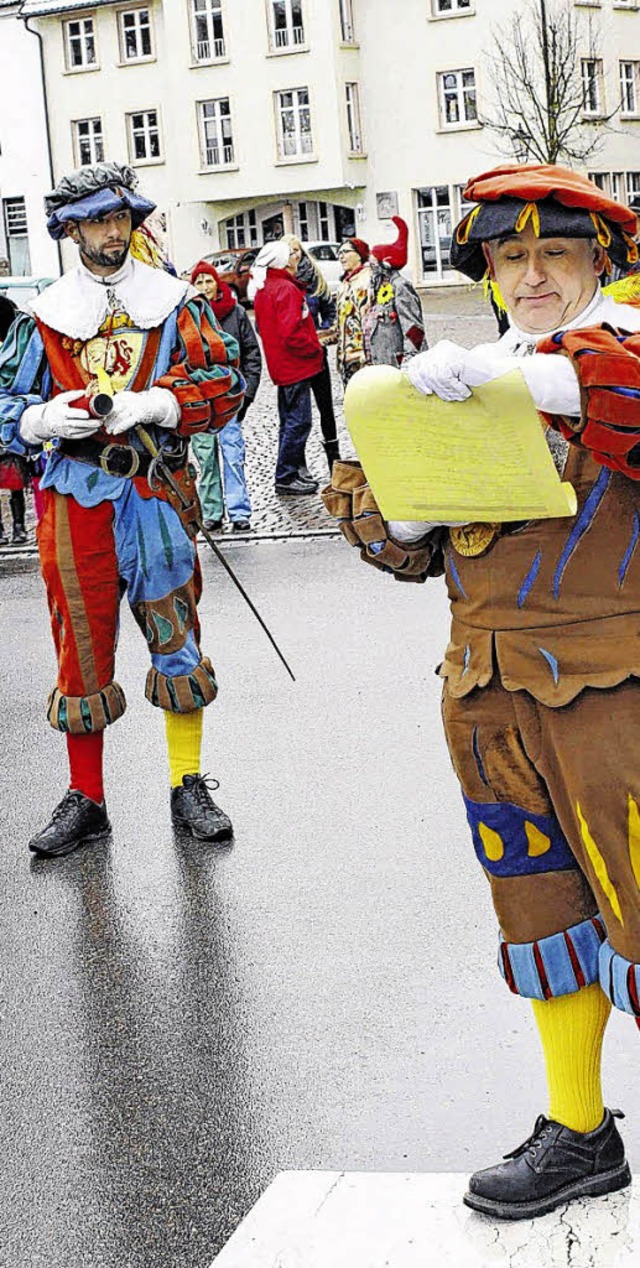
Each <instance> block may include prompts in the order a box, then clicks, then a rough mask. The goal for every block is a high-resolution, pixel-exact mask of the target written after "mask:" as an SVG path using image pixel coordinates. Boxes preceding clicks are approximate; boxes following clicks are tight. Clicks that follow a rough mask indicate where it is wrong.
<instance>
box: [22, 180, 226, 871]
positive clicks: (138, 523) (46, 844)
mask: <svg viewBox="0 0 640 1268" xmlns="http://www.w3.org/2000/svg"><path fill="white" fill-rule="evenodd" d="M136 183H137V182H136V177H135V175H134V173H133V171H132V170H131V169H130V168H128V167H126V166H121V165H120V164H118V163H100V164H98V165H96V166H94V167H84V168H82V169H80V170H79V171H77V172H74V173H72V174H71V175H70V176H66V177H64V179H63V180H61V181H60V183H59V185H58V186H57V187H56V189H54V190H53V192H52V193H51V194H49V195H48V196H47V197H46V199H45V208H46V213H47V217H48V219H47V227H48V230H49V233H50V234H51V236H52V237H53V238H54V239H61V238H63V237H65V236H68V237H69V238H70V239H71V240H72V241H73V242H74V243H75V244H76V245H77V247H78V248H79V253H80V259H79V262H78V264H77V266H76V267H75V268H73V269H72V270H71V271H70V272H68V273H66V274H65V275H64V276H63V277H62V278H60V280H59V281H57V282H56V283H54V285H52V286H51V287H49V289H48V290H46V291H44V292H43V293H42V294H41V295H40V296H38V297H37V299H35V300H34V301H33V303H32V304H31V311H30V313H28V314H27V313H20V314H19V315H18V317H17V319H16V321H15V322H14V324H13V326H12V327H11V330H10V331H9V334H8V336H7V339H6V341H5V343H4V346H3V349H2V353H1V354H0V441H1V443H2V446H3V451H4V452H7V453H10V454H11V453H13V454H17V455H20V456H23V457H34V456H36V455H38V454H40V453H41V452H42V450H43V446H47V459H46V466H45V471H44V474H43V476H42V480H41V485H40V488H41V492H42V496H43V499H44V511H43V515H42V518H41V520H40V523H39V525H38V530H37V536H38V548H39V553H40V562H41V568H42V576H43V579H44V583H45V587H46V592H47V599H48V604H49V612H50V617H51V628H52V632H53V639H54V643H55V649H56V654H57V660H58V678H57V683H56V685H55V687H54V688H53V690H52V692H51V695H50V697H49V702H48V709H47V715H48V718H49V722H50V723H51V725H52V726H53V727H55V728H56V730H58V731H61V732H63V734H64V735H65V737H66V742H67V750H68V757H69V767H70V774H69V787H68V790H67V792H66V793H65V795H64V797H63V798H62V801H61V802H60V804H59V805H58V806H57V807H56V808H55V810H54V812H53V816H52V818H51V820H50V822H49V823H48V824H47V825H46V827H45V828H44V829H43V830H42V831H41V832H38V834H37V835H36V836H34V837H33V839H32V840H31V842H30V843H29V848H30V849H31V850H32V851H34V852H35V853H36V854H37V855H40V856H42V857H45V858H53V857H56V856H60V855H65V854H68V853H69V852H70V851H72V850H75V849H76V848H77V847H78V846H81V845H83V844H85V843H87V842H92V841H96V840H99V839H100V838H101V837H104V836H105V835H107V834H108V832H109V831H110V823H109V818H108V814H107V809H106V805H105V798H104V788H103V778H102V752H103V736H104V731H105V728H106V727H107V726H109V725H110V724H111V723H113V722H115V721H116V720H117V719H118V718H119V717H120V716H121V715H122V713H123V712H124V709H125V697H124V694H123V691H122V688H121V687H120V686H119V684H118V682H117V681H116V679H115V677H114V673H115V647H116V639H117V629H118V608H119V601H120V597H121V595H122V594H123V593H124V592H125V591H126V592H127V595H128V600H129V604H130V606H131V609H132V612H133V614H134V617H135V619H136V621H137V623H138V625H139V626H140V629H141V631H142V633H143V635H144V637H145V638H146V640H147V642H148V646H149V652H150V657H151V666H150V668H149V672H148V676H147V681H146V695H147V699H148V700H149V701H150V702H151V704H153V705H155V706H157V707H158V708H160V709H161V710H163V712H164V718H165V723H166V736H167V745H168V756H169V767H170V776H171V795H170V806H171V814H172V819H173V822H174V825H175V826H176V827H178V828H180V829H182V830H185V831H187V832H189V833H191V834H192V835H193V836H195V837H196V838H199V839H202V840H224V839H228V838H229V837H231V835H232V827H231V822H230V820H229V818H228V817H227V815H226V814H224V812H223V811H222V810H220V808H219V807H218V806H216V804H215V802H214V801H213V800H212V797H211V793H210V790H209V785H208V784H207V782H206V779H205V777H204V776H203V775H202V774H201V771H200V748H201V738H202V719H203V709H204V707H205V705H208V704H209V703H210V702H211V701H212V700H213V699H214V698H215V696H216V693H217V685H216V679H215V675H214V671H213V667H212V665H211V661H210V660H209V659H208V658H207V657H206V656H204V655H203V654H202V652H201V650H200V627H199V623H198V616H197V607H196V605H197V602H198V599H199V596H200V590H201V581H200V571H199V566H198V560H197V555H196V550H195V544H194V541H193V525H192V524H189V527H190V528H191V532H188V531H187V523H188V521H187V517H186V516H185V515H184V513H183V514H182V517H181V514H180V513H179V511H181V510H182V499H180V498H179V497H177V495H176V493H175V491H173V492H172V490H171V489H170V488H167V486H166V483H164V482H163V481H162V480H161V479H159V478H158V464H157V462H156V465H155V471H154V462H153V450H154V449H159V450H160V451H161V455H162V461H163V462H164V464H165V466H166V468H167V469H169V470H170V471H171V472H172V474H173V478H174V481H175V482H176V483H177V484H178V485H179V486H180V488H181V489H182V491H183V493H184V492H185V491H186V494H185V499H186V500H187V501H189V499H190V497H191V494H192V493H193V478H192V475H191V473H190V471H189V469H188V466H187V449H188V442H189V438H190V437H191V436H192V435H194V434H196V433H198V432H201V431H216V430H219V429H220V428H221V427H223V426H224V424H225V423H226V422H227V421H228V420H229V419H230V418H233V417H234V416H235V415H236V414H237V412H238V410H239V408H240V406H241V405H242V398H243V390H244V381H243V379H242V376H241V375H240V373H239V371H238V348H237V346H236V344H235V341H234V340H233V339H231V338H230V337H229V336H227V335H225V334H224V333H223V332H222V331H221V330H220V327H219V326H218V324H217V322H216V320H215V317H214V316H213V313H212V312H211V310H210V308H209V306H208V305H207V303H206V302H205V301H204V300H203V299H202V298H201V297H200V296H198V295H197V294H196V292H195V291H194V290H193V288H192V287H191V285H190V284H189V283H188V282H185V281H180V280H178V279H177V278H175V277H172V276H171V275H170V274H169V273H168V272H167V271H165V270H164V269H162V268H153V267H151V266H150V265H148V264H145V263H142V262H141V261H140V260H139V259H137V258H134V255H133V254H132V252H131V249H130V248H131V243H132V234H133V235H135V233H136V231H137V230H138V228H139V226H140V225H141V224H142V222H143V221H144V220H145V218H146V217H147V216H148V215H149V213H150V212H152V211H153V210H154V204H153V203H152V202H149V201H148V199H146V198H143V197H142V196H141V195H140V194H139V193H137V192H136ZM99 406H100V408H101V409H102V410H103V413H102V414H100V412H99ZM104 410H106V411H108V412H106V413H105V412H104ZM145 441H147V442H148V441H150V444H151V448H149V445H148V444H145ZM193 499H194V502H195V494H193Z"/></svg>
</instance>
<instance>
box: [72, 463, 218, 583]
mask: <svg viewBox="0 0 640 1268" xmlns="http://www.w3.org/2000/svg"><path fill="white" fill-rule="evenodd" d="M74 465H77V466H79V465H80V464H79V463H77V464H74ZM88 469H89V470H91V468H88ZM107 478H108V477H107ZM111 478H116V477H111ZM121 483H122V484H124V485H126V488H125V490H124V492H123V494H122V496H121V497H120V498H118V500H117V501H116V502H115V503H114V511H115V515H114V524H113V531H114V536H115V542H116V554H117V558H118V565H119V568H120V575H121V576H122V577H124V579H125V581H126V583H127V587H128V599H129V603H132V604H133V603H140V602H142V601H144V600H149V599H161V598H163V597H164V595H167V594H171V592H172V591H173V590H177V589H178V588H179V587H180V586H184V585H186V584H187V582H188V581H189V579H190V578H191V576H192V575H193V569H194V564H195V547H194V545H193V542H192V541H191V539H190V538H189V537H188V536H187V534H186V533H185V531H184V528H183V527H182V524H181V523H180V519H179V517H178V515H177V514H176V512H175V511H174V509H173V507H172V506H169V504H168V503H167V502H163V501H161V499H160V498H149V499H146V498H141V497H140V494H139V493H138V492H137V490H136V487H135V485H134V484H132V482H131V480H122V482H121Z"/></svg>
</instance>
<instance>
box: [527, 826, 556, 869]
mask: <svg viewBox="0 0 640 1268" xmlns="http://www.w3.org/2000/svg"><path fill="white" fill-rule="evenodd" d="M524 830H525V832H526V834H527V841H528V843H529V844H528V848H527V854H528V855H529V858H530V859H539V858H540V855H541V854H546V853H547V850H550V849H551V837H548V836H547V835H546V833H545V832H541V831H540V829H539V828H536V825H535V823H529V820H528V819H525V823H524Z"/></svg>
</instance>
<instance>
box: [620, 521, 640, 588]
mask: <svg viewBox="0 0 640 1268" xmlns="http://www.w3.org/2000/svg"><path fill="white" fill-rule="evenodd" d="M639 537H640V516H639V515H638V512H637V511H636V512H635V514H634V517H633V529H632V531H631V540H630V542H629V545H628V546H627V549H626V551H625V553H624V558H623V560H622V563H621V564H620V567H619V568H618V585H619V586H622V585H624V580H625V577H626V575H627V571H628V569H629V564H630V563H631V560H632V559H633V553H634V551H635V548H636V546H637V544H638V538H639Z"/></svg>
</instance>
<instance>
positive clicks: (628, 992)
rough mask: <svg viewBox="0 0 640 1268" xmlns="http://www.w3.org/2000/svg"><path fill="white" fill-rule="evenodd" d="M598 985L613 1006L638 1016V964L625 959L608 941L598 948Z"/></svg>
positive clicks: (639, 968) (639, 1006)
mask: <svg viewBox="0 0 640 1268" xmlns="http://www.w3.org/2000/svg"><path fill="white" fill-rule="evenodd" d="M600 985H601V987H602V989H603V991H604V993H605V995H607V996H608V998H609V999H610V1000H611V1003H612V1004H613V1006H614V1008H620V1009H621V1010H622V1012H623V1013H631V1015H632V1016H633V1017H640V964H634V963H633V962H632V961H631V960H625V958H624V956H623V955H620V954H619V952H618V951H614V949H613V947H612V946H611V943H610V942H609V941H607V942H604V943H603V944H602V946H601V948H600Z"/></svg>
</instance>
